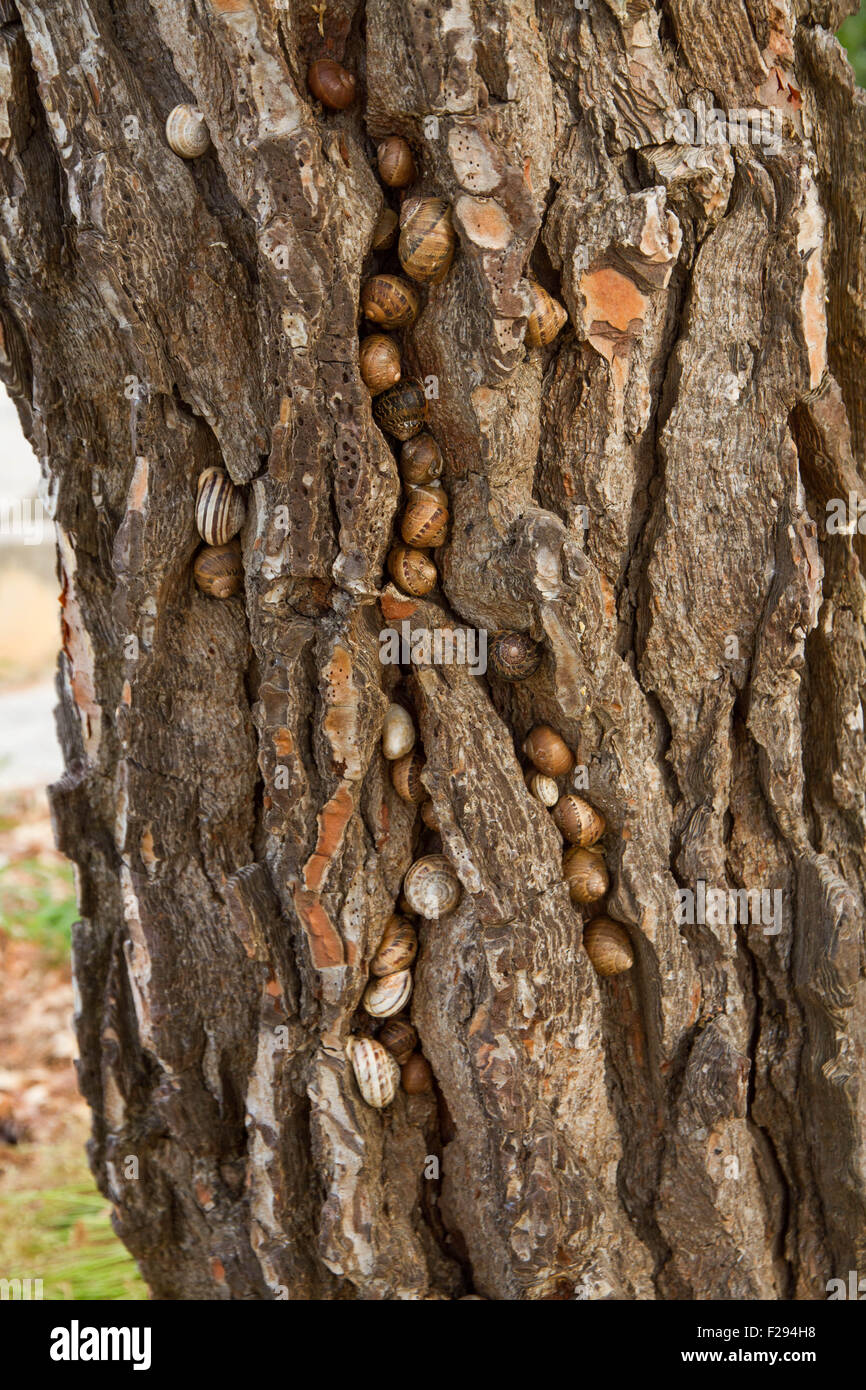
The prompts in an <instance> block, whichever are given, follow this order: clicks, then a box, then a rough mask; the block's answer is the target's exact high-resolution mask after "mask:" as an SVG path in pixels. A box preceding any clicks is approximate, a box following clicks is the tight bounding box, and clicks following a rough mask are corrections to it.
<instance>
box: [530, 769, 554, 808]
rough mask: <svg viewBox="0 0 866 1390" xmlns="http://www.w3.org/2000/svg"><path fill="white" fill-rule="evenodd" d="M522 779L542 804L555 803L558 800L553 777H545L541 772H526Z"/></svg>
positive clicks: (551, 804)
mask: <svg viewBox="0 0 866 1390" xmlns="http://www.w3.org/2000/svg"><path fill="white" fill-rule="evenodd" d="M524 780H525V782H526V785H527V787H528V788H529V790H530V791H531V792H532V795H533V796H534V797H536V799H537V800H538V801H540V802H541V804H542V806H548V807H550V806H555V805H556V803H557V801H558V800H559V787H558V786H557V784H556V779H555V778H554V777H546V776H545V775H544V773H543V772H527V774H526V777H525V779H524Z"/></svg>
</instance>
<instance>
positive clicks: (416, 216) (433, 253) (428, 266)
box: [397, 198, 457, 285]
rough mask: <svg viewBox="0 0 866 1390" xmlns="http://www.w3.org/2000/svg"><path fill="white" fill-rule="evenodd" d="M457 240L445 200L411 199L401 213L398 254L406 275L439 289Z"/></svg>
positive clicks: (446, 272)
mask: <svg viewBox="0 0 866 1390" xmlns="http://www.w3.org/2000/svg"><path fill="white" fill-rule="evenodd" d="M456 244H457V237H456V234H455V231H454V223H453V222H452V220H451V209H450V207H449V206H448V204H447V203H446V202H445V199H444V198H410V199H408V201H407V202H405V203H404V204H403V207H402V210H401V212H400V244H399V246H398V248H397V254H398V256H399V257H400V264H401V266H402V267H403V269H404V270H405V272H406V274H407V275H408V276H410V277H411V279H413V280H421V281H422V282H423V283H424V284H427V285H438V284H439V282H440V281H441V280H444V279H445V276H446V275H447V274H448V267H449V266H450V265H451V261H452V258H453V256H454V247H455V246H456Z"/></svg>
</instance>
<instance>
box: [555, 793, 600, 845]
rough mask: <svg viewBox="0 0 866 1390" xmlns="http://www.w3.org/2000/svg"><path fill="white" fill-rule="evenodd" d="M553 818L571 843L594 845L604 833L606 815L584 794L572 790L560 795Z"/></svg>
mask: <svg viewBox="0 0 866 1390" xmlns="http://www.w3.org/2000/svg"><path fill="white" fill-rule="evenodd" d="M553 819H554V821H555V822H556V824H557V826H558V828H559V829H560V830H561V831H562V833H563V835H564V836H565V838H566V840H567V841H568V843H569V844H570V845H583V846H584V847H586V846H588V845H594V844H595V842H596V840H599V839H601V837H602V835H603V834H604V830H605V823H604V816H602V815H601V814H600V813H599V812H598V811H597V810H596V809H595V807H594V806H590V804H589V802H588V801H584V799H583V797H582V796H575V795H574V794H573V793H571V792H569V793H568V794H567V795H566V796H562V797H560V799H559V801H558V802H557V803H556V806H555V807H554V810H553Z"/></svg>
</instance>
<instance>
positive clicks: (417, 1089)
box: [400, 1052, 433, 1096]
mask: <svg viewBox="0 0 866 1390" xmlns="http://www.w3.org/2000/svg"><path fill="white" fill-rule="evenodd" d="M400 1074H401V1077H402V1081H403V1090H404V1091H405V1092H406V1094H407V1095H410V1096H421V1095H423V1094H424V1092H425V1091H432V1090H433V1072H432V1071H431V1070H430V1063H429V1062H428V1061H427V1058H426V1057H422V1056H421V1053H420V1052H413V1053H412V1056H411V1057H410V1058H409V1060H408V1061H407V1062H404V1063H403V1066H402V1069H401V1073H400Z"/></svg>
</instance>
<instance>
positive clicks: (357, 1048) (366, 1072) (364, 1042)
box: [346, 1038, 400, 1110]
mask: <svg viewBox="0 0 866 1390" xmlns="http://www.w3.org/2000/svg"><path fill="white" fill-rule="evenodd" d="M346 1055H347V1056H348V1058H349V1061H350V1062H351V1063H352V1071H353V1072H354V1073H355V1080H356V1081H357V1083H358V1090H359V1091H360V1092H361V1095H362V1096H363V1098H364V1100H365V1101H366V1102H367V1104H368V1105H372V1106H373V1107H374V1109H376V1110H381V1109H382V1108H383V1107H384V1106H386V1105H390V1104H391V1101H392V1100H393V1099H394V1097H395V1096H396V1094H397V1087H398V1086H399V1084H400V1068H399V1066H398V1064H397V1061H396V1059H395V1058H394V1057H392V1056H391V1053H390V1052H388V1050H387V1048H384V1047H383V1046H382V1044H381V1043H380V1042H377V1041H376V1039H375V1038H350V1039H349V1041H348V1042H347V1044H346Z"/></svg>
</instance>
